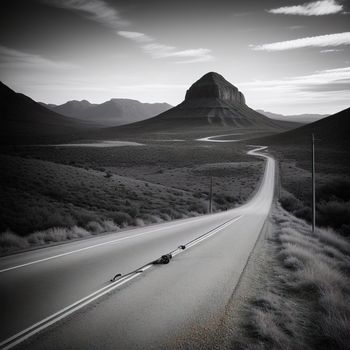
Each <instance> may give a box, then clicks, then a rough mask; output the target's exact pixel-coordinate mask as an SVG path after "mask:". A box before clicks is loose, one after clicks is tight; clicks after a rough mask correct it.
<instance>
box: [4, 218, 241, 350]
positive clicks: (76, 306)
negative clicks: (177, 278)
mask: <svg viewBox="0 0 350 350" xmlns="http://www.w3.org/2000/svg"><path fill="white" fill-rule="evenodd" d="M242 217H243V215H240V216H238V217H236V218H234V219H232V220H230V221H229V222H226V223H224V224H221V225H220V226H219V227H217V228H216V229H214V230H213V231H209V232H208V234H207V235H204V236H202V237H200V238H199V239H198V240H195V241H193V242H192V243H190V244H189V245H188V246H187V249H189V248H191V247H194V246H195V245H197V244H199V243H200V242H203V241H204V240H206V239H208V238H209V237H211V236H213V235H214V234H215V233H217V232H219V231H221V230H223V229H224V228H226V227H227V226H229V225H231V224H232V223H234V222H235V221H238V220H239V219H241V218H242ZM182 252H184V251H183V250H177V251H176V252H174V254H173V256H176V255H178V254H181V253H182ZM152 266H153V264H148V265H146V266H143V267H142V268H140V269H136V270H135V271H134V272H132V273H131V274H130V275H125V276H124V277H121V278H120V279H119V280H117V281H116V282H112V285H108V286H105V287H103V288H101V289H99V290H97V291H95V292H93V293H91V294H89V295H88V296H86V297H84V298H82V299H80V300H78V301H76V302H74V303H73V304H71V305H69V306H66V307H65V308H63V309H61V310H59V311H57V312H56V313H54V314H52V315H50V316H48V317H46V318H44V319H43V320H41V321H39V322H37V323H35V324H33V325H32V326H30V327H28V328H26V329H24V330H23V331H20V332H18V333H16V334H15V335H13V336H11V337H9V338H7V339H5V340H3V341H2V342H1V343H0V348H1V350H8V349H11V348H13V347H14V346H16V345H18V344H20V343H22V342H23V341H25V340H26V339H28V338H30V337H31V336H33V335H34V334H37V333H38V332H40V331H42V330H44V329H45V328H47V327H49V326H51V325H53V324H54V323H56V322H58V321H60V320H62V319H63V318H65V317H67V316H69V315H71V314H72V313H74V312H76V311H78V310H80V309H81V308H83V307H84V306H86V305H88V304H90V303H92V302H93V301H95V300H97V299H98V298H100V297H102V296H104V295H106V294H108V293H110V292H111V291H113V290H114V289H116V288H118V287H120V286H122V285H123V284H125V283H127V282H130V281H131V280H133V279H135V278H136V277H138V276H139V275H141V274H142V273H143V272H145V271H146V270H148V269H149V268H151V267H152Z"/></svg>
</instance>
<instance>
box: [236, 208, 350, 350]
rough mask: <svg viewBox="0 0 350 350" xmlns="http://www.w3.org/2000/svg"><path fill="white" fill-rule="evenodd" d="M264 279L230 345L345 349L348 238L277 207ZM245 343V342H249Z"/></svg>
mask: <svg viewBox="0 0 350 350" xmlns="http://www.w3.org/2000/svg"><path fill="white" fill-rule="evenodd" d="M272 221H273V228H272V230H271V231H270V232H269V234H268V237H267V241H266V245H265V246H266V249H267V254H266V255H267V256H268V260H269V261H266V265H265V267H264V271H263V272H262V276H263V278H262V280H260V282H259V286H258V287H256V291H255V295H254V296H253V297H251V298H250V299H249V300H248V301H247V302H246V304H245V305H244V307H243V308H242V310H243V311H242V312H243V314H244V317H243V318H242V321H241V324H240V330H241V331H240V333H239V336H238V337H236V339H234V341H233V343H231V346H232V348H234V349H269V350H270V349H276V350H277V349H289V350H294V349H295V350H297V349H310V350H311V349H333V350H336V349H343V350H345V349H348V348H349V344H350V332H349V330H350V306H349V305H350V303H349V301H350V287H349V286H350V258H349V255H350V243H349V242H348V241H347V240H346V239H345V238H343V237H341V236H340V235H338V234H337V233H336V232H334V231H332V230H331V229H320V228H318V229H317V230H316V232H315V234H312V233H311V232H310V226H309V225H308V224H307V223H306V222H305V221H303V220H301V219H298V218H296V217H294V216H292V215H291V214H289V213H288V212H287V211H285V210H284V209H282V208H281V207H279V206H278V207H277V209H275V211H274V214H273V218H272ZM247 344H249V345H247Z"/></svg>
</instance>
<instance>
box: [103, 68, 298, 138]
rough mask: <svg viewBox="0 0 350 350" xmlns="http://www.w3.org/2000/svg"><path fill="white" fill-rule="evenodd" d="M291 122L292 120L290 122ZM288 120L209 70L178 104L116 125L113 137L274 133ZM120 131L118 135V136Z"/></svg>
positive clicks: (279, 130) (284, 127) (286, 124)
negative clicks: (260, 107) (253, 104)
mask: <svg viewBox="0 0 350 350" xmlns="http://www.w3.org/2000/svg"><path fill="white" fill-rule="evenodd" d="M290 124H292V123H290ZM290 128H291V125H288V123H286V122H281V121H277V120H272V119H270V118H268V117H266V116H264V115H262V114H260V113H258V112H256V111H255V110H253V109H252V108H250V107H248V106H247V104H246V101H245V98H244V95H243V93H242V92H240V91H239V90H238V89H237V87H235V86H234V85H232V84H231V83H230V82H228V81H227V80H226V79H225V78H224V77H223V76H222V75H220V74H218V73H215V72H210V73H207V74H205V75H204V76H202V77H201V78H200V79H199V80H197V81H196V82H195V83H193V84H192V85H191V87H190V88H189V89H188V90H187V92H186V95H185V99H184V101H183V102H182V103H180V104H179V105H177V106H175V107H173V108H171V109H169V110H168V111H165V112H163V113H161V114H159V115H157V116H156V117H153V118H150V119H147V120H143V121H141V122H138V123H133V124H130V125H125V126H121V127H118V128H114V129H113V130H110V131H111V133H110V134H111V136H119V135H121V136H123V135H126V133H129V132H130V133H138V134H140V133H142V134H143V135H149V134H158V135H160V134H161V133H163V134H165V133H179V132H183V133H193V132H208V133H210V132H213V131H214V130H215V132H217V131H225V132H226V131H233V132H235V131H237V130H238V129H239V132H240V133H242V132H243V133H245V131H247V133H250V134H252V133H254V134H255V133H258V134H260V133H263V134H271V133H275V132H281V131H284V130H287V129H290ZM118 134H119V135H118Z"/></svg>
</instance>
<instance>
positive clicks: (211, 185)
mask: <svg viewBox="0 0 350 350" xmlns="http://www.w3.org/2000/svg"><path fill="white" fill-rule="evenodd" d="M208 211H209V214H211V212H212V211H213V177H212V176H210V190H209V210H208Z"/></svg>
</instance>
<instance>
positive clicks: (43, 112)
mask: <svg viewBox="0 0 350 350" xmlns="http://www.w3.org/2000/svg"><path fill="white" fill-rule="evenodd" d="M0 124H1V128H0V129H1V130H0V138H1V141H0V142H1V144H27V143H28V144H33V143H55V142H61V141H64V140H72V139H75V138H77V137H78V136H79V135H81V134H84V133H85V132H87V131H90V130H92V129H94V128H96V126H95V125H93V124H92V123H87V122H83V121H78V120H76V119H73V118H68V117H65V116H62V115H59V114H57V113H55V112H53V111H51V110H49V109H47V108H45V107H44V106H42V105H40V104H39V103H37V102H35V101H33V100H32V99H31V98H29V97H27V96H25V95H23V94H20V93H16V92H14V91H13V90H11V89H10V88H9V87H7V86H6V85H5V84H3V83H1V82H0Z"/></svg>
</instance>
